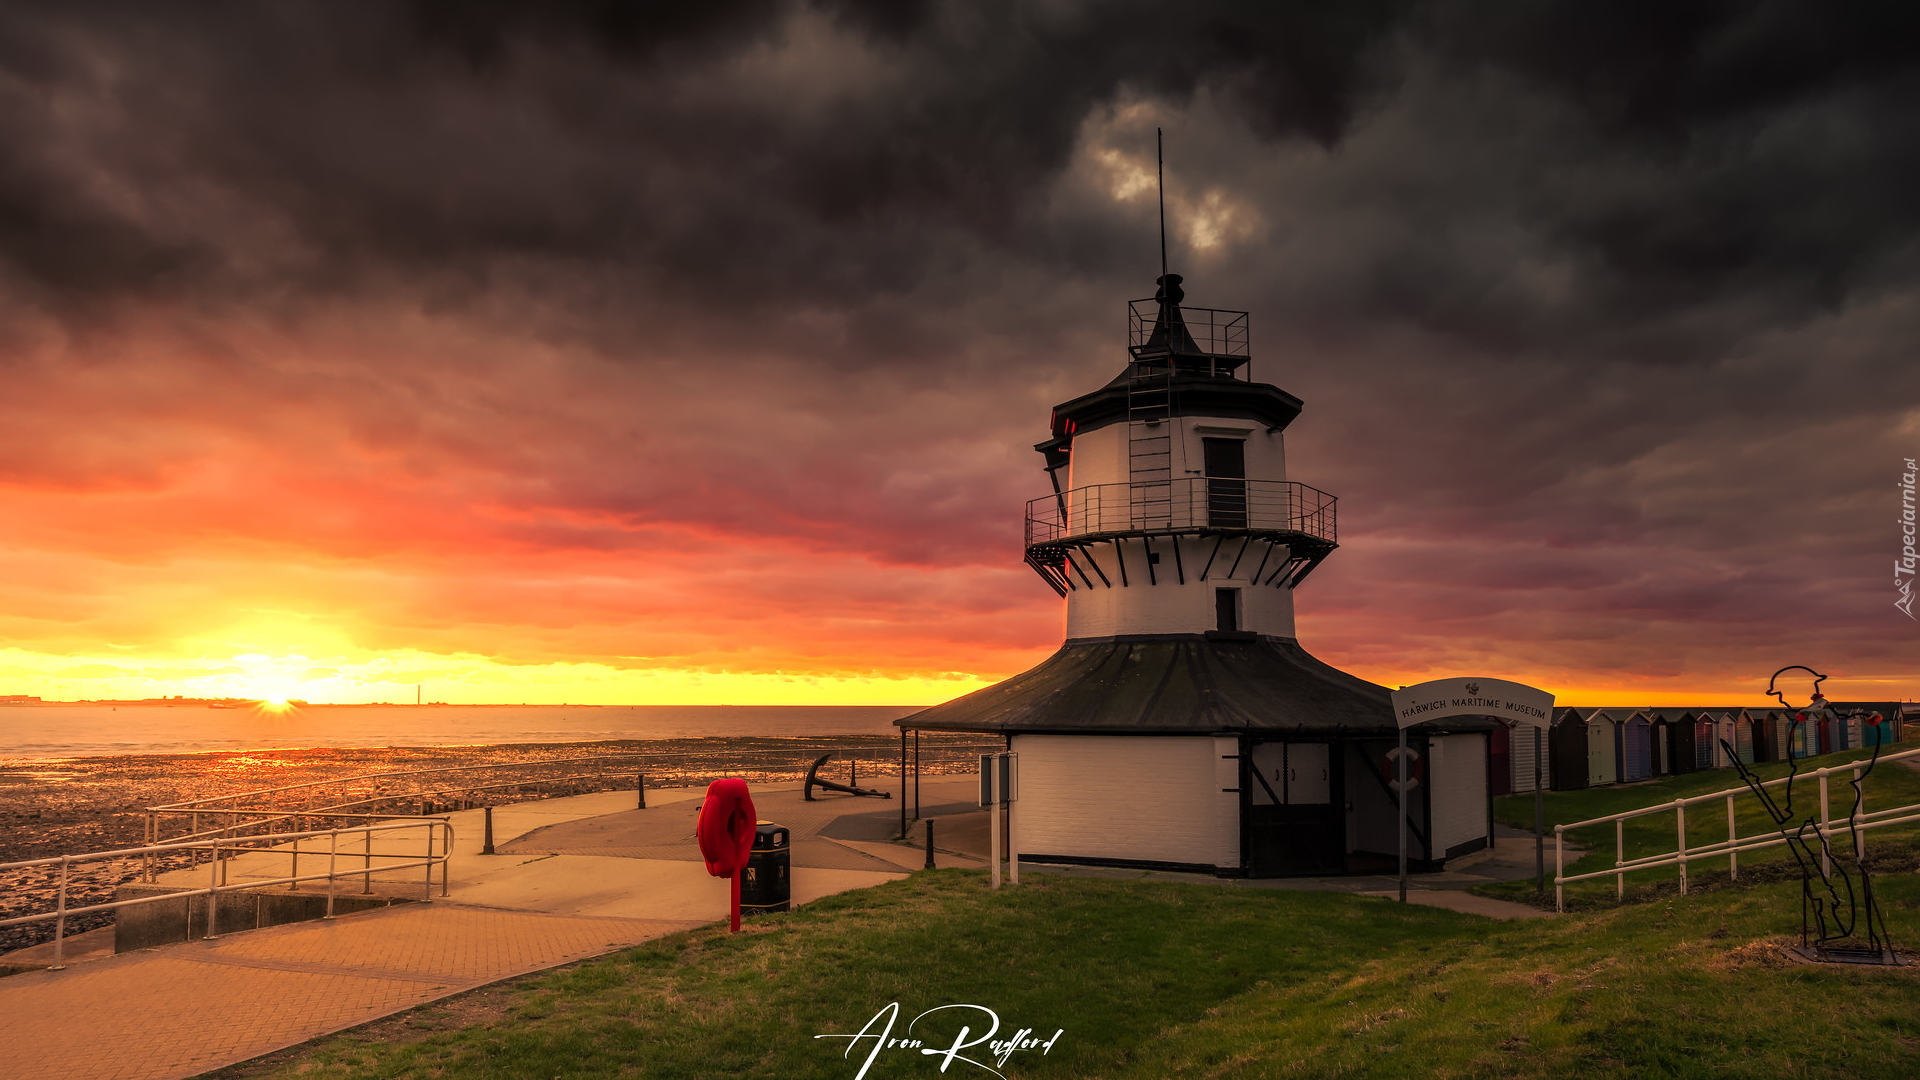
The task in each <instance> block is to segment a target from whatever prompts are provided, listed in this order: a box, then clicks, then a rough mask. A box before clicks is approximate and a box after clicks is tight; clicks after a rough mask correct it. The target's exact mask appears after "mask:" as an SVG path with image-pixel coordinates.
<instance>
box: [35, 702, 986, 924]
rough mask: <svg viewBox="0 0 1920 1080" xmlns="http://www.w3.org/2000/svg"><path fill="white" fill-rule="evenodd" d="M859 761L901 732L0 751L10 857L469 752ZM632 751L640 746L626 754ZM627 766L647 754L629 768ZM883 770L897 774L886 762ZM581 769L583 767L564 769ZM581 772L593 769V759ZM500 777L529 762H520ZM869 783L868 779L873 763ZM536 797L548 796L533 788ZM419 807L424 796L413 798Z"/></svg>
mask: <svg viewBox="0 0 1920 1080" xmlns="http://www.w3.org/2000/svg"><path fill="white" fill-rule="evenodd" d="M856 749H857V750H864V751H865V752H863V753H858V754H856V755H855V756H857V757H858V758H859V759H860V761H861V766H860V767H862V768H865V769H869V770H873V771H872V772H871V773H868V774H866V775H870V776H872V786H878V787H882V788H887V789H891V788H894V787H896V786H897V785H898V783H899V778H898V766H899V750H898V744H897V743H893V744H891V745H889V744H888V743H887V741H886V740H884V739H875V738H873V737H872V736H819V737H812V738H758V739H756V738H698V739H651V740H644V741H640V740H627V741H617V742H589V743H515V744H509V745H501V746H440V747H390V748H369V747H354V748H333V747H315V748H305V749H293V750H263V751H252V752H214V753H198V754H129V755H115V756H102V757H76V758H68V759H64V760H56V761H18V760H8V759H6V758H5V757H0V863H7V862H17V861H24V860H29V859H42V858H50V857H53V856H58V855H71V854H78V853H81V852H89V851H109V850H115V849H119V848H129V847H137V846H139V845H141V844H143V843H145V837H146V816H145V813H144V811H145V809H146V808H147V807H149V806H157V805H164V804H170V803H178V802H184V801H187V800H192V799H201V798H207V797H211V796H216V795H224V794H232V793H236V792H244V791H253V790H258V789H261V788H272V787H283V786H286V785H289V784H300V783H305V782H307V781H311V780H327V779H338V778H345V777H351V776H359V775H364V774H368V773H382V772H396V771H402V770H409V769H432V768H445V767H451V766H464V765H496V764H497V765H506V766H516V765H524V766H527V767H529V769H530V770H531V769H533V768H534V767H536V766H538V765H539V764H540V763H541V762H546V761H552V760H554V759H563V758H572V757H584V756H589V755H598V754H620V755H623V761H621V762H620V763H618V767H617V768H615V767H612V764H613V763H608V765H605V766H602V767H601V769H600V770H599V771H600V772H602V773H604V774H605V781H604V782H603V783H602V784H601V785H600V786H601V787H602V788H603V789H610V788H614V787H628V786H631V785H632V784H633V782H634V774H636V773H640V772H644V773H645V774H646V776H647V786H648V787H649V788H653V787H684V786H688V785H693V784H705V783H707V782H708V781H710V780H711V779H713V778H715V777H717V776H720V775H730V776H742V777H745V778H746V779H748V780H750V781H757V782H775V781H787V782H791V781H794V780H797V779H799V778H800V777H802V776H804V774H805V771H806V768H807V766H808V765H809V764H811V763H812V761H813V759H814V758H816V757H818V756H819V755H820V754H823V753H827V752H830V751H831V752H834V753H835V755H836V756H835V760H834V762H833V764H832V765H831V766H829V769H830V771H831V772H830V775H831V778H832V779H834V780H837V781H841V782H845V781H846V780H847V779H848V775H847V767H846V765H845V764H844V762H845V760H846V758H847V756H848V754H849V752H850V751H854V750H856ZM625 755H633V756H632V757H631V758H625V757H624V756H625ZM922 761H923V771H924V772H926V773H928V774H934V773H945V772H955V771H969V770H973V769H977V762H976V761H975V760H974V759H972V758H970V757H969V752H966V751H963V750H961V748H959V747H955V748H953V751H951V752H946V753H942V752H940V751H938V750H936V749H935V748H934V745H933V744H932V743H931V741H929V743H928V745H927V746H926V747H924V748H923V758H922ZM630 765H637V766H641V767H640V768H629V767H628V766H630ZM880 769H885V770H887V771H888V772H891V773H892V774H893V775H890V776H885V777H882V776H880V775H876V774H877V773H878V772H879V770H880ZM566 771H573V770H566ZM583 771H584V770H583ZM500 772H501V773H502V775H503V776H506V777H509V778H511V777H515V776H518V775H532V773H531V772H529V773H527V774H520V773H517V772H516V771H515V770H514V769H512V768H506V769H502V770H500ZM452 782H453V781H449V780H432V781H430V779H429V778H408V779H406V780H404V781H401V783H402V784H404V785H406V786H404V787H400V788H398V789H397V790H400V791H407V790H426V789H428V788H429V787H431V786H443V785H446V784H450V783H452ZM860 782H861V783H862V785H863V786H867V785H868V780H867V779H866V778H865V776H863V777H862V778H861V781H860ZM528 797H529V793H528V792H527V791H525V790H519V791H515V790H512V789H509V790H506V791H498V792H482V793H475V794H474V795H472V796H470V797H467V798H466V801H467V803H468V804H469V805H484V804H486V803H489V802H491V803H496V804H497V803H506V802H517V801H521V800H523V799H525V798H528ZM533 797H538V796H537V795H535V796H533ZM414 809H416V810H417V808H414ZM133 874H134V869H133V867H132V866H131V865H130V864H129V863H127V862H113V863H103V864H98V865H96V866H92V867H86V868H76V869H75V871H74V877H73V879H72V882H71V885H70V889H69V895H70V899H69V904H70V905H74V906H78V905H81V904H87V903H100V902H103V901H106V900H110V899H111V898H112V894H113V890H114V888H115V887H116V886H118V885H120V884H122V883H123V882H125V881H128V880H131V879H132V877H133ZM57 883H58V871H57V868H55V867H48V868H39V869H34V870H16V871H0V918H8V917H12V916H16V915H27V914H34V913H38V912H43V911H50V910H52V908H53V904H54V897H55V895H56V893H57ZM110 923H111V913H100V914H98V915H94V916H78V917H75V918H74V919H71V920H69V923H68V931H67V932H68V933H69V934H74V933H79V932H82V931H85V930H88V929H93V928H96V927H99V926H105V925H109V924H110ZM51 926H52V924H51V923H41V924H30V925H27V926H20V927H4V928H0V953H5V952H9V951H11V950H13V949H18V948H24V947H26V946H29V945H35V944H39V943H41V942H43V941H48V940H51V933H52V931H51Z"/></svg>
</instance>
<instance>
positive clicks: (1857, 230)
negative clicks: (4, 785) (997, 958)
mask: <svg viewBox="0 0 1920 1080" xmlns="http://www.w3.org/2000/svg"><path fill="white" fill-rule="evenodd" d="M1323 6H1324V7H1326V8H1328V9H1329V10H1328V11H1321V8H1322V7H1323ZM656 7H657V8H663V9H665V10H664V11H653V12H651V13H648V14H641V13H640V12H642V11H643V9H645V8H656ZM1883 8H1884V9H1885V10H1882V9H1883ZM1868 12H1871V13H1868ZM1916 18H1917V17H1916V15H1915V14H1914V13H1913V12H1912V11H1911V10H1904V9H1900V8H1898V7H1897V6H1895V5H1872V6H1868V5H1862V7H1861V10H1860V11H1859V12H1852V11H1850V10H1849V8H1848V7H1847V6H1846V5H1835V4H1830V3H1822V4H1817V5H1815V4H1806V5H1801V4H1787V3H1756V4H1739V5H1734V4H1701V5H1692V4H1685V3H1672V2H1662V3H1649V4H1637V3H1631V4H1595V3H1593V2H1591V0H1586V2H1579V3H1575V2H1564V3H1551V2H1544V0H1543V2H1539V3H1531V2H1530V3H1497V2H1486V3H1473V2H1462V3H1437V4H1422V3H1407V4H1401V3H1362V2H1352V3H1341V4H1338V5H1308V4H1292V3H1272V4H1267V3H1261V4H1254V3H1244V4H1225V3H1204V2H1195V3H1182V4H1176V5H1169V4H1165V3H1154V4H1149V3H1144V2H1139V3H1132V2H1129V3H1119V2H1111V3H1100V2H1067V0H1045V2H1043V0H1032V2H1028V3H1022V4H1013V3H994V2H975V0H969V2H964V3H962V2H958V0H956V2H952V3H931V4H917V3H906V2H898V3H896V2H878V0H838V2H819V3H799V2H744V3H715V2H708V3H701V4H685V5H637V4H625V3H614V2H611V0H600V2H586V0H578V2H572V3H556V2H547V3H537V4H536V3H524V4H523V3H512V2H507V0H492V2H477V0H476V2H453V0H446V2H430V0H418V2H414V3H391V4H341V3H329V2H325V0H309V2H293V0H287V2H276V3H264V4H263V3H251V2H246V3H241V2H234V3H226V4H217V3H216V4H154V3H150V2H133V0H127V2H122V3H110V2H89V0H60V2H51V0H49V2H34V0H19V2H13V3H9V4H7V5H6V6H5V7H4V9H0V694H37V695H41V696H43V697H47V698H61V699H79V698H106V697H119V698H125V697H140V696H148V695H156V694H185V695H226V694H232V695H242V696H260V697H265V696H296V697H303V698H307V699H310V700H314V701H338V702H354V701H378V700H393V701H401V700H405V701H411V700H412V699H413V694H414V685H415V684H424V685H425V692H426V695H427V697H428V698H429V699H436V700H444V701H450V702H490V701H502V702H519V701H527V702H560V701H572V702H601V703H626V704H652V703H659V704H682V703H722V702H726V703H736V704H751V703H803V704H805V703H822V704H825V703H848V704H865V703H899V704H908V703H925V702H935V701H940V700H944V699H946V698H949V697H952V696H955V695H957V694H959V693H962V692H965V691H968V690H971V689H975V688H977V687H980V686H983V685H986V684H988V683H990V682H992V681H995V680H998V679H1001V678H1004V677H1006V676H1007V675H1010V674H1013V673H1015V672H1017V671H1020V670H1022V669H1024V668H1026V667H1029V666H1031V665H1033V664H1035V663H1037V662H1039V661H1040V660H1041V659H1042V658H1044V657H1045V656H1046V655H1047V654H1048V653H1049V652H1050V651H1051V650H1052V649H1053V648H1055V647H1056V646H1057V645H1058V644H1059V640H1060V637H1061V627H1062V607H1061V603H1060V601H1059V600H1057V599H1056V598H1055V597H1054V595H1053V594H1052V593H1051V592H1050V591H1049V590H1048V589H1047V587H1046V586H1045V585H1044V584H1043V583H1042V582H1041V581H1040V579H1039V578H1038V577H1036V576H1035V575H1034V574H1033V573H1032V572H1031V571H1029V570H1028V569H1026V568H1025V567H1024V566H1023V565H1022V564H1021V559H1020V541H1021V519H1020V511H1021V507H1022V504H1023V502H1024V501H1025V500H1026V499H1028V498H1031V497H1034V496H1036V495H1039V494H1041V493H1042V492H1043V491H1044V490H1046V479H1045V476H1044V474H1043V473H1042V472H1041V470H1040V458H1039V455H1037V454H1035V453H1034V452H1033V451H1032V449H1031V446H1032V444H1033V443H1035V442H1037V441H1039V440H1040V439H1042V438H1044V437H1045V436H1046V434H1047V431H1046V425H1047V419H1048V413H1049V409H1050V408H1051V406H1052V405H1053V404H1054V403H1056V402H1059V401H1062V400H1065V399H1067V398H1070V397H1073V396H1076V395H1078V394H1080V393H1084V392H1086V391H1088V390H1091V389H1093V388H1094V387H1096V386H1098V385H1099V384H1101V383H1104V382H1105V381H1107V380H1108V379H1110V378H1111V377H1113V376H1114V375H1115V374H1116V373H1117V372H1118V371H1119V370H1120V367H1121V365H1122V363H1123V361H1124V349H1123V346H1124V345H1125V322H1124V313H1125V302H1126V301H1127V300H1129V299H1132V298H1136V297H1141V296H1148V295H1151V293H1152V291H1153V277H1154V275H1155V274H1156V273H1157V272H1158V254H1157V250H1156V246H1155V245H1156V240H1155V231H1154V230H1155V217H1154V214H1155V210H1154V190H1153V186H1152V172H1153V152H1154V150H1153V148H1154V129H1155V128H1156V127H1162V128H1164V129H1165V130H1166V137H1167V145H1168V156H1169V161H1168V170H1167V209H1168V216H1169V228H1170V236H1169V241H1170V245H1171V259H1172V264H1173V268H1174V269H1175V270H1176V271H1178V272H1181V273H1183V274H1185V275H1186V278H1187V293H1188V296H1189V299H1190V302H1191V303H1194V304H1197V305H1200V306H1211V307H1224V308H1237V309H1246V310H1249V311H1250V312H1251V313H1252V327H1253V350H1254V361H1253V364H1254V367H1253V373H1254V376H1255V378H1257V379H1259V380H1261V381H1267V382H1273V383H1275V384H1277V385H1279V386H1280V387H1282V388H1283V389H1285V390H1287V391H1289V392H1291V393H1293V394H1296V395H1298V396H1299V397H1301V398H1303V399H1304V400H1305V402H1306V407H1305V410H1304V412H1303V413H1302V415H1301V417H1300V419H1299V420H1298V421H1297V422H1296V423H1295V424H1294V426H1293V427H1292V428H1290V429H1289V431H1288V439H1289V443H1288V448H1289V456H1290V462H1289V465H1290V469H1291V472H1292V478H1293V479H1297V480H1301V481H1303V482H1305V483H1308V484H1312V485H1314V486H1315V487H1319V488H1322V489H1325V490H1327V491H1329V492H1332V493H1333V494H1335V495H1337V496H1338V497H1339V499H1340V519H1341V520H1340V540H1341V549H1340V550H1339V551H1338V552H1336V553H1335V554H1334V555H1333V557H1332V558H1330V559H1329V560H1328V561H1327V563H1326V564H1325V565H1324V566H1322V567H1321V568H1320V569H1319V570H1317V571H1316V572H1315V573H1314V575H1313V576H1312V578H1311V579H1309V580H1308V581H1307V582H1306V583H1305V585H1303V586H1302V588H1301V590H1300V592H1299V593H1298V594H1297V597H1296V601H1297V605H1298V610H1299V627H1300V636H1301V641H1302V644H1303V645H1305V646H1306V647H1307V648H1308V649H1309V650H1311V651H1313V652H1314V653H1316V654H1317V655H1319V656H1320V657H1322V658H1323V659H1326V660H1328V661H1329V662H1331V663H1334V664H1336V665H1338V666H1341V667H1343V668H1346V669H1348V670H1350V671H1353V672H1355V673H1356V674H1359V675H1362V676H1364V677H1366V678H1370V679H1373V680H1375V681H1377V682H1382V683H1386V684H1389V685H1394V684H1400V683H1410V682H1414V681H1417V680H1419V679H1423V678H1429V677H1438V676H1444V675H1453V674H1465V673H1472V674H1482V675H1495V676H1500V677H1506V678H1512V679H1516V680H1520V681H1524V682H1529V683H1533V684H1536V685H1539V686H1542V687H1545V688H1547V689H1550V690H1553V691H1554V692H1556V693H1557V694H1559V695H1560V700H1562V701H1563V702H1568V703H1589V704H1666V703H1675V704H1679V703H1691V702H1702V703H1703V702H1709V701H1712V702H1729V703H1755V704H1760V703H1764V702H1765V701H1766V699H1765V697H1764V695H1763V693H1762V692H1763V691H1764V688H1765V681H1766V677H1767V675H1768V674H1769V673H1770V672H1772V671H1773V670H1774V669H1775V668H1778V667H1781V666H1783V665H1786V664H1795V663H1800V664H1809V665H1812V666H1814V667H1817V668H1819V669H1820V670H1822V671H1825V672H1827V673H1828V674H1830V675H1831V676H1832V679H1831V680H1830V681H1829V683H1828V684H1827V687H1826V689H1827V691H1828V693H1829V694H1830V695H1831V696H1833V697H1834V698H1836V699H1849V700H1857V699H1885V698H1894V697H1908V698H1912V697H1920V623H1917V622H1915V621H1914V620H1913V619H1910V618H1909V617H1908V616H1907V615H1905V614H1903V613H1902V612H1901V611H1900V610H1898V609H1896V607H1895V606H1894V601H1895V599H1896V592H1895V575H1894V570H1893V567H1894V562H1895V560H1896V558H1897V557H1898V556H1899V554H1900V546H1901V543H1902V541H1901V539H1900V528H1899V516H1900V492H1899V484H1900V481H1901V474H1902V472H1903V471H1904V468H1910V467H1903V460H1904V459H1907V458H1914V457H1916V456H1920V65H1917V64H1916V63H1915V57H1914V56H1913V54H1912V53H1911V52H1910V51H1909V50H1908V49H1907V48H1906V47H1904V44H1903V43H1904V42H1908V41H1912V40H1914V32H1915V30H1916V29H1920V27H1916V26H1915V25H1912V23H1913V22H1914V21H1915V20H1916ZM1889 20H1902V21H1903V22H1902V23H1896V22H1893V21H1889Z"/></svg>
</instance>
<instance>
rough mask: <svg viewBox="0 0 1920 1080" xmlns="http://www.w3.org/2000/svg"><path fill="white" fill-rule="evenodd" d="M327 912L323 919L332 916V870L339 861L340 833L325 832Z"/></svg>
mask: <svg viewBox="0 0 1920 1080" xmlns="http://www.w3.org/2000/svg"><path fill="white" fill-rule="evenodd" d="M327 840H328V844H327V913H326V914H325V915H322V916H321V918H323V919H331V918H333V872H334V869H335V868H336V866H338V864H339V861H340V833H339V832H338V831H335V832H332V833H328V834H327Z"/></svg>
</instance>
